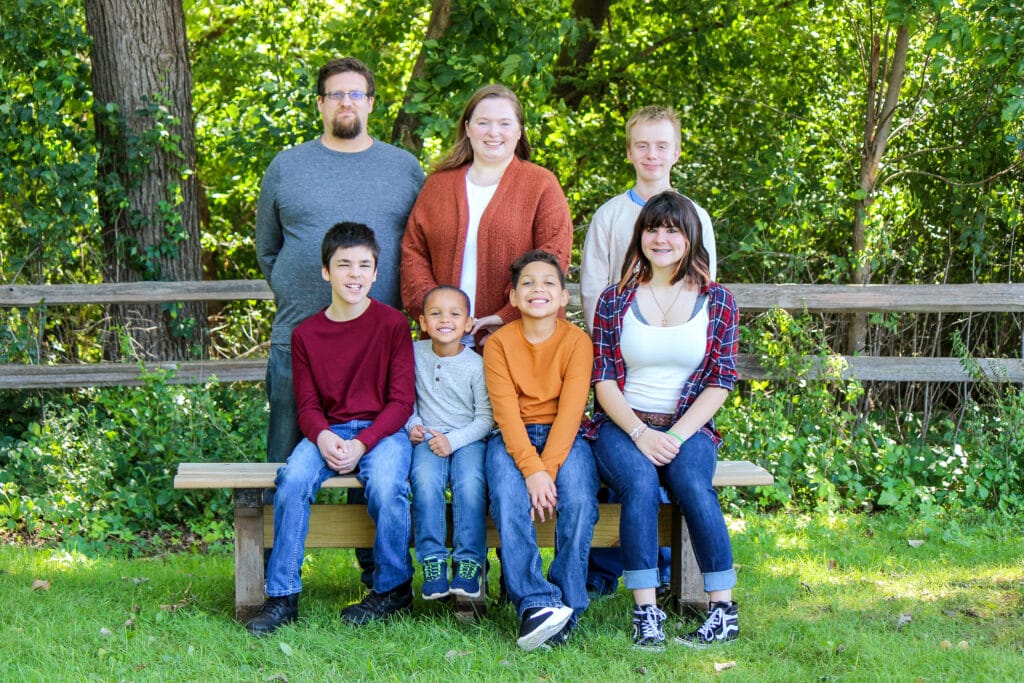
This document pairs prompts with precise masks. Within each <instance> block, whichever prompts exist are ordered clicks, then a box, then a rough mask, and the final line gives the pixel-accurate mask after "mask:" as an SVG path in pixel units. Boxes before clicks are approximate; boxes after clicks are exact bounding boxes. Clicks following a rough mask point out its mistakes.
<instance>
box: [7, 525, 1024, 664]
mask: <svg viewBox="0 0 1024 683" xmlns="http://www.w3.org/2000/svg"><path fill="white" fill-rule="evenodd" d="M732 528H733V539H734V549H735V556H736V557H735V560H736V563H737V565H738V566H739V569H740V571H739V577H740V583H739V586H738V587H737V590H736V594H735V597H736V599H737V601H738V602H739V603H740V618H741V622H740V623H741V639H740V640H739V641H737V642H736V643H734V644H732V645H728V646H725V647H719V648H716V649H712V650H707V651H702V652H697V651H691V650H689V649H687V648H684V647H680V646H670V647H669V648H668V649H667V650H666V651H665V652H663V653H646V652H635V651H633V650H632V649H631V642H630V639H629V635H628V631H627V626H628V619H629V617H628V611H629V609H630V599H629V596H628V594H627V593H626V592H625V591H624V590H620V591H619V593H618V594H617V595H616V596H614V597H612V598H610V599H607V600H604V601H601V602H599V603H596V604H594V605H593V606H592V607H591V609H590V611H588V613H587V614H586V615H585V616H584V618H583V620H582V622H581V625H580V628H579V629H578V631H577V633H576V634H574V636H573V640H572V641H571V643H570V644H569V645H568V646H567V647H565V648H561V649H559V650H557V651H551V652H545V651H537V652H533V653H525V652H521V651H519V650H518V649H517V648H516V646H515V640H514V634H515V630H516V626H517V624H516V619H515V616H514V614H513V613H512V610H511V608H510V607H507V606H497V607H492V608H491V609H490V611H489V614H488V615H487V617H485V618H483V619H481V620H480V621H478V622H477V623H461V622H459V621H458V620H456V619H455V618H453V617H452V616H451V614H450V613H449V612H448V610H447V608H446V607H445V606H444V605H438V604H425V603H423V602H422V601H419V600H417V602H416V605H415V611H414V616H413V617H411V618H406V619H400V620H397V621H394V622H392V623H389V624H383V625H372V626H369V627H365V628H363V629H359V630H356V629H352V628H350V627H348V626H346V625H344V624H342V623H341V621H340V620H339V618H338V616H337V615H338V611H339V610H340V609H341V608H342V607H344V606H345V605H346V604H348V603H349V602H351V601H354V600H357V599H358V598H359V597H360V590H359V588H358V580H357V572H356V570H355V568H354V564H353V558H352V554H351V552H350V551H340V550H339V551H316V552H313V553H311V555H310V557H309V559H308V560H307V564H306V566H305V568H304V572H303V577H304V581H305V582H306V591H305V593H304V595H303V600H302V606H301V609H302V619H301V620H300V622H299V623H298V624H296V625H293V626H289V627H286V628H284V629H282V630H281V631H279V632H278V633H277V634H274V635H273V636H270V637H268V638H263V639H256V638H253V637H250V636H249V635H247V634H246V633H245V631H244V629H243V628H242V627H241V625H240V624H238V623H237V622H235V621H233V619H232V613H233V597H232V587H233V578H232V560H231V555H230V554H229V553H218V554H213V555H204V556H200V555H189V554H177V555H169V556H165V557H158V558H151V559H141V560H122V559H110V558H99V559H94V558H86V557H82V556H75V555H70V554H68V553H66V552H64V551H61V550H59V549H29V548H25V547H17V546H5V547H0V596H2V597H0V680H2V681H82V680H101V681H121V680H125V681H167V680H201V681H318V680H339V679H343V678H344V679H345V680H370V679H384V680H410V679H411V680H425V681H441V680H444V681H462V680H511V681H521V680H528V681H574V682H580V683H582V682H585V681H586V682H589V681H620V680H644V681H668V680H723V681H724V680H733V681H875V680H895V681H903V680H905V681H976V680H980V681H1009V680H1022V678H1024V543H1022V541H1021V539H1022V531H1024V523H1022V522H1021V521H1015V520H1012V519H1006V518H1001V517H997V516H994V515H993V516H991V517H987V518H980V519H979V518H971V519H967V518H961V519H954V520H938V519H936V520H930V521H928V522H919V521H914V520H909V519H907V518H903V517H893V516H870V517H869V516H841V517H835V518H831V517H825V516H814V517H808V516H799V515H790V514H776V515H772V516H765V517H748V518H746V519H733V520H732ZM910 540H922V541H924V543H923V544H921V545H920V546H918V547H912V546H911V545H910V544H909V543H908V541H910ZM493 574H494V572H492V577H491V578H492V594H493V593H494V591H493V588H494V579H495V577H494V576H493ZM35 580H44V581H49V582H50V586H49V589H45V590H44V589H38V590H33V588H32V585H33V581H35ZM694 624H695V622H686V623H684V622H682V621H680V620H679V619H678V618H672V619H670V621H669V623H668V629H667V630H668V633H669V635H670V636H671V635H675V634H678V633H680V632H682V631H683V630H685V629H689V628H693V626H694ZM943 641H948V645H949V646H948V647H944V644H943ZM961 643H962V644H961ZM723 663H735V665H734V666H733V667H732V668H728V669H724V670H722V671H720V672H718V671H716V666H715V665H716V664H723Z"/></svg>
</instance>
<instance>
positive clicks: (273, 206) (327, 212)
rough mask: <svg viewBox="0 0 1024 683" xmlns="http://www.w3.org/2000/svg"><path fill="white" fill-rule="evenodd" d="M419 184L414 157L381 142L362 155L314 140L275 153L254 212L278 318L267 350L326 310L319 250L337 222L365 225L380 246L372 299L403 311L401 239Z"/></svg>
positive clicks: (262, 264) (258, 254)
mask: <svg viewBox="0 0 1024 683" xmlns="http://www.w3.org/2000/svg"><path fill="white" fill-rule="evenodd" d="M422 185H423V169H422V168H421V167H420V165H419V162H418V161H416V158H415V157H414V156H413V155H411V154H409V153H408V152H406V151H404V150H401V149H398V148H397V147H394V146H392V145H389V144H387V143H385V142H381V141H380V140H374V141H373V144H372V145H370V147H369V148H368V149H366V150H364V151H362V152H354V153H347V152H336V151H334V150H331V149H328V148H327V147H325V146H324V145H323V143H321V142H320V140H319V138H318V139H316V140H310V141H309V142H305V143H303V144H301V145H298V146H297V147H292V148H291V149H287V150H284V151H282V152H280V153H279V154H278V155H277V156H276V157H274V160H273V161H271V162H270V165H269V166H268V167H267V172H266V173H265V174H264V176H263V182H262V184H261V185H260V198H259V204H258V205H257V211H256V257H257V259H258V261H259V265H260V270H261V271H262V272H263V276H264V277H265V278H266V279H267V282H269V283H270V288H271V289H272V290H273V291H274V299H275V301H276V303H277V315H276V316H275V318H274V326H273V329H272V331H271V334H270V341H271V343H272V344H285V345H287V344H290V343H291V332H292V329H293V328H294V327H295V326H296V325H298V324H299V323H300V322H302V321H303V320H305V319H306V318H308V317H309V316H311V315H313V314H314V313H316V312H318V311H320V310H321V309H323V308H324V307H325V306H327V305H328V304H330V303H331V287H330V285H329V284H328V283H327V282H325V281H324V280H323V278H322V277H321V276H320V270H321V263H322V262H321V259H320V244H321V242H322V241H323V237H324V233H326V232H327V230H328V229H330V227H331V226H332V225H334V224H335V223H339V222H342V221H353V222H356V223H364V224H365V225H367V226H369V227H370V228H371V229H372V230H373V232H374V234H375V236H376V238H377V242H378V243H379V244H380V257H379V258H378V259H377V281H376V282H375V283H374V285H373V287H372V289H371V290H370V294H371V295H372V296H373V298H374V299H377V300H378V301H381V302H383V303H386V304H388V305H390V306H394V307H395V308H399V309H401V307H402V301H401V296H400V293H399V281H398V280H399V276H398V274H399V261H400V258H401V241H402V234H403V233H404V232H405V223H406V220H407V219H408V217H409V211H410V210H411V209H412V205H413V202H415V201H416V195H417V194H418V193H419V190H420V186H422Z"/></svg>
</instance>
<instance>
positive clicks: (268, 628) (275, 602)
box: [245, 593, 299, 636]
mask: <svg viewBox="0 0 1024 683" xmlns="http://www.w3.org/2000/svg"><path fill="white" fill-rule="evenodd" d="M298 618H299V594H298V593H292V594H291V595H281V596H278V597H268V598H267V600H266V602H264V603H263V604H262V605H261V606H260V610H259V611H258V612H257V613H256V616H254V617H253V618H252V619H250V620H249V621H248V622H246V624H245V630H246V631H248V632H249V633H251V634H253V635H254V636H265V635H269V634H271V633H273V632H274V631H276V630H277V629H278V627H279V626H284V625H285V624H290V623H292V622H293V621H295V620H296V619H298Z"/></svg>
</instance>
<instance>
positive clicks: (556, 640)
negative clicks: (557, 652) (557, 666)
mask: <svg viewBox="0 0 1024 683" xmlns="http://www.w3.org/2000/svg"><path fill="white" fill-rule="evenodd" d="M572 629H573V623H572V619H570V620H569V621H567V622H565V626H563V627H562V630H561V631H559V632H558V633H556V634H555V635H553V636H551V637H550V638H548V639H547V640H545V641H544V647H547V648H550V649H554V648H556V647H562V646H563V645H565V644H566V643H568V642H569V636H571V635H572Z"/></svg>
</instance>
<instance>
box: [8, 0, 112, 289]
mask: <svg viewBox="0 0 1024 683" xmlns="http://www.w3.org/2000/svg"><path fill="white" fill-rule="evenodd" d="M90 44H91V43H90V39H89V37H88V36H87V35H86V33H85V21H84V16H83V8H82V5H81V3H79V2H74V1H72V0H17V1H16V2H13V1H12V2H5V3H3V4H2V6H0V46H2V47H0V82H3V84H4V87H3V89H2V90H0V245H2V246H0V277H2V278H3V281H4V282H14V281H22V282H25V281H27V282H39V281H57V282H61V281H63V282H78V281H83V280H88V279H90V278H93V277H95V276H96V273H97V272H98V269H99V256H100V255H101V251H100V250H99V249H98V248H97V246H98V238H99V230H98V229H97V222H96V206H95V202H96V200H95V194H94V192H93V190H94V188H95V183H96V155H95V150H94V141H93V135H92V129H91V126H92V120H91V116H90V115H89V104H90V102H91V92H90V90H91V86H90V83H89V66H88V62H87V61H86V60H85V56H86V54H87V53H88V50H89V46H90Z"/></svg>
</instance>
